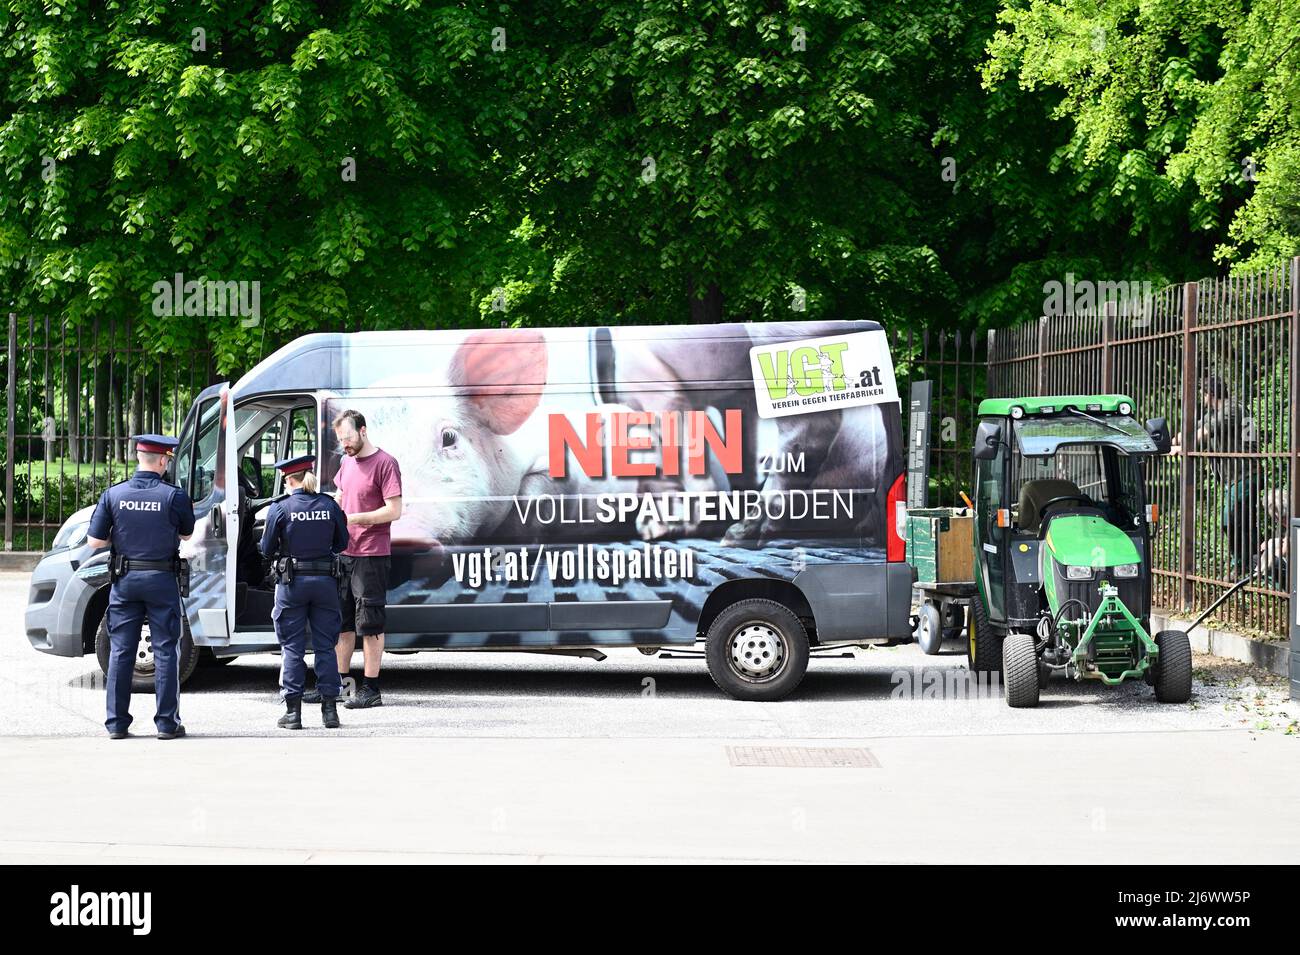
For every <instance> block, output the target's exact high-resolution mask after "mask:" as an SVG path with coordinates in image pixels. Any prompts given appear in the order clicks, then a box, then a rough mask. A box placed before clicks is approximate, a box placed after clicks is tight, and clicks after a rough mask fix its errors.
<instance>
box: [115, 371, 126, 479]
mask: <svg viewBox="0 0 1300 955" xmlns="http://www.w3.org/2000/svg"><path fill="white" fill-rule="evenodd" d="M112 378H113V428H112V433H113V436H114V437H113V460H115V461H125V460H126V435H127V431H126V412H127V409H126V379H125V378H124V377H123V375H122V372H121V369H114V371H113V376H112Z"/></svg>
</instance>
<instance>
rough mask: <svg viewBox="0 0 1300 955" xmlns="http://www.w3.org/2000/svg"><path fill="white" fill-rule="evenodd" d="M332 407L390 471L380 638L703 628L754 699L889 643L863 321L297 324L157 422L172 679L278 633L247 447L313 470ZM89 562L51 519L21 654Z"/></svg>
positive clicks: (882, 344)
mask: <svg viewBox="0 0 1300 955" xmlns="http://www.w3.org/2000/svg"><path fill="white" fill-rule="evenodd" d="M349 408H350V409H356V410H358V411H361V412H362V413H363V414H364V415H365V417H366V420H367V425H368V433H369V435H370V439H371V441H373V442H374V443H375V444H376V445H377V446H379V447H380V448H382V449H384V450H385V451H387V452H388V453H390V454H392V455H393V456H394V457H395V458H397V461H398V463H399V465H400V467H401V471H402V477H403V512H402V517H401V519H400V520H399V521H398V522H397V523H395V524H394V525H393V528H392V559H391V578H390V581H389V583H390V590H389V592H388V597H387V621H388V634H387V648H388V649H390V650H395V651H421V650H476V649H489V650H503V649H505V650H510V649H514V650H527V651H534V652H538V651H540V652H547V651H551V652H563V653H568V654H573V653H581V654H585V655H589V656H593V657H596V658H600V659H603V651H605V650H608V649H609V648H611V647H636V648H638V649H640V650H642V651H643V652H646V653H653V652H656V651H658V650H661V649H662V650H666V649H671V648H683V647H695V646H698V645H701V644H702V645H703V650H704V655H705V657H706V660H707V663H708V669H709V673H710V674H711V675H712V677H713V679H714V681H715V682H716V683H717V685H718V686H719V687H720V688H721V689H722V690H724V691H725V692H727V693H728V694H730V695H731V696H733V697H736V698H738V699H749V700H776V699H780V698H782V697H784V696H786V695H788V694H789V693H790V692H791V691H793V690H794V689H795V688H796V687H797V686H798V685H799V682H800V681H801V680H802V679H803V676H804V672H805V670H806V668H807V665H808V659H809V652H810V651H811V650H814V649H827V648H834V647H852V646H866V645H869V644H872V643H878V642H881V641H888V640H895V639H904V638H907V637H908V636H909V635H910V626H909V613H910V607H911V586H912V571H911V568H910V567H909V566H908V565H907V564H906V563H905V562H904V559H903V542H902V540H901V538H900V537H899V535H898V529H897V526H896V521H895V520H894V519H893V516H894V515H895V513H896V510H897V506H898V504H899V502H901V501H902V499H903V471H904V467H903V455H902V437H901V423H900V415H899V403H898V393H897V385H896V383H895V380H894V371H893V365H892V363H891V361H890V356H889V349H888V345H887V343H886V339H885V334H884V332H883V331H882V330H881V329H880V326H879V325H877V324H875V323H873V322H867V321H855V322H817V323H811V322H801V323H755V324H730V325H698V326H653V327H599V328H585V329H568V328H566V329H551V328H547V329H523V328H520V329H490V330H447V331H392V332H361V333H353V334H315V335H308V336H305V337H303V338H300V339H298V340H296V341H294V342H292V343H291V344H289V345H287V346H285V347H284V348H282V349H280V350H279V351H277V352H276V353H275V354H273V355H271V356H270V357H269V358H267V359H266V360H264V361H263V362H261V363H260V364H259V365H257V366H256V367H255V368H253V369H252V370H251V371H250V372H248V373H247V374H246V375H244V376H243V377H242V378H241V379H240V380H239V381H237V382H236V383H234V384H233V385H226V384H219V385H213V386H212V387H210V388H207V389H206V390H204V391H203V392H202V393H201V394H200V395H199V396H198V398H197V399H196V400H195V402H194V405H193V407H192V408H191V410H190V412H189V415H188V417H187V418H186V421H185V424H184V426H183V428H182V430H181V433H180V435H179V437H180V441H181V444H180V447H179V448H178V449H177V453H176V457H175V459H174V464H173V467H174V474H173V479H174V480H175V481H176V483H178V484H179V485H180V486H181V487H183V488H184V489H185V490H186V491H187V492H188V493H189V495H190V497H191V498H192V499H193V501H194V510H195V515H196V517H197V525H196V528H195V532H194V535H193V537H192V538H191V539H190V540H189V541H188V542H186V543H185V544H184V545H183V550H182V556H185V557H188V558H189V559H190V562H191V581H190V593H189V596H188V597H187V598H185V601H184V602H185V611H186V614H185V618H186V623H187V635H186V639H185V654H186V660H185V661H184V662H185V664H186V665H185V666H184V667H183V673H185V674H188V672H189V671H190V670H192V669H193V662H194V660H195V659H197V657H198V655H199V654H207V655H211V656H215V657H217V658H219V659H220V658H229V657H232V656H235V655H239V654H246V653H253V652H269V651H273V650H276V649H277V648H278V643H277V641H276V639H275V634H274V630H273V627H272V624H271V610H272V607H273V604H274V580H273V577H272V576H271V575H270V574H269V573H268V569H269V568H268V566H267V561H266V560H265V559H264V558H263V557H262V556H261V554H259V553H258V550H257V541H258V540H259V539H260V537H261V534H262V523H263V520H264V517H265V514H266V511H267V507H268V505H269V504H270V503H271V502H273V501H274V500H276V499H277V498H278V497H279V496H280V495H281V494H282V493H283V490H282V487H281V481H282V475H281V474H280V473H279V472H278V471H276V470H275V469H274V468H272V467H271V466H270V465H271V462H273V461H276V460H278V459H281V458H286V457H292V456H296V455H300V454H315V455H317V460H318V463H317V467H318V468H319V474H318V477H319V479H320V484H321V486H322V488H323V489H324V490H326V491H331V490H333V488H334V478H335V475H336V473H337V471H338V466H339V461H340V451H339V448H338V447H337V446H336V442H335V438H334V433H333V431H332V429H331V428H330V422H331V421H332V420H333V418H334V417H335V416H336V415H337V414H338V413H339V412H340V411H343V410H344V409H349ZM77 519H78V517H77V515H74V516H73V518H72V519H70V523H71V522H74V521H76V520H77ZM106 556H107V555H106V554H105V553H94V552H93V551H91V550H89V549H88V547H87V545H85V543H84V540H83V542H81V543H78V542H77V541H76V540H75V537H74V535H64V544H63V546H62V547H61V548H56V549H55V551H53V552H51V554H49V555H47V557H46V558H45V560H44V561H42V566H41V567H40V568H38V570H37V573H36V574H35V575H34V577H33V581H34V583H33V587H34V588H35V586H36V582H37V578H40V579H41V580H42V581H45V583H44V584H42V591H41V592H42V595H43V599H42V601H40V602H39V605H38V604H37V603H35V602H34V603H33V604H32V605H31V606H30V607H29V609H28V621H27V622H28V634H29V637H31V636H32V634H33V633H38V634H39V636H40V639H39V640H38V639H36V638H34V637H33V638H32V642H33V645H35V646H37V648H38V649H42V650H46V651H47V652H52V653H58V654H62V655H69V656H75V655H80V654H82V653H84V652H91V651H92V650H93V649H95V647H96V642H97V641H96V636H95V635H96V634H97V632H98V631H100V630H102V622H101V621H102V614H103V605H104V602H105V601H104V599H103V597H104V596H106V593H105V592H104V590H103V588H105V587H106V585H107V567H106ZM33 592H34V593H35V592H36V591H35V589H34V591H33ZM145 655H146V656H142V660H143V659H147V647H146V650H145ZM138 675H139V676H140V679H141V683H142V684H146V683H147V682H148V681H149V680H150V679H151V673H149V672H148V671H147V669H146V668H144V666H143V665H142V668H141V672H140V673H139V674H138Z"/></svg>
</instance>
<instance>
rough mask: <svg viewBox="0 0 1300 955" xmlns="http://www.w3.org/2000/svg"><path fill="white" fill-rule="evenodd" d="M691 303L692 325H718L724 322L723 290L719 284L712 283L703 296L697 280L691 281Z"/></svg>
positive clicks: (706, 287)
mask: <svg viewBox="0 0 1300 955" xmlns="http://www.w3.org/2000/svg"><path fill="white" fill-rule="evenodd" d="M690 303H691V324H692V325H717V324H718V323H720V322H721V321H722V289H720V288H718V283H717V282H710V283H709V284H708V285H707V286H705V288H704V291H703V294H701V293H700V292H699V291H698V287H697V285H696V282H695V279H691V283H690Z"/></svg>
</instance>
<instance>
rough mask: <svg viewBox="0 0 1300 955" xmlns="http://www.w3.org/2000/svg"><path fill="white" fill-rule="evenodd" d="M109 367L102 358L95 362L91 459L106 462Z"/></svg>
mask: <svg viewBox="0 0 1300 955" xmlns="http://www.w3.org/2000/svg"><path fill="white" fill-rule="evenodd" d="M108 369H109V362H108V360H107V359H105V358H101V359H100V360H99V361H97V362H95V407H94V409H93V410H94V414H93V416H92V421H93V433H92V434H91V436H90V437H91V461H92V462H93V463H95V464H104V463H106V462H107V461H108V437H107V435H108V405H109V397H108Z"/></svg>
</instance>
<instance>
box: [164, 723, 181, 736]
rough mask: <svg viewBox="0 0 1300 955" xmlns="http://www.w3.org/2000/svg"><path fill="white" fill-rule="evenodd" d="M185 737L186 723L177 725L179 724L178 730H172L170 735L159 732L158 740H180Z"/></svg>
mask: <svg viewBox="0 0 1300 955" xmlns="http://www.w3.org/2000/svg"><path fill="white" fill-rule="evenodd" d="M184 735H185V724H184V723H177V724H176V728H175V729H174V730H172V731H171V732H170V733H167V732H164V731H162V730H159V731H158V738H159V739H180V737H182V736H184Z"/></svg>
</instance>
